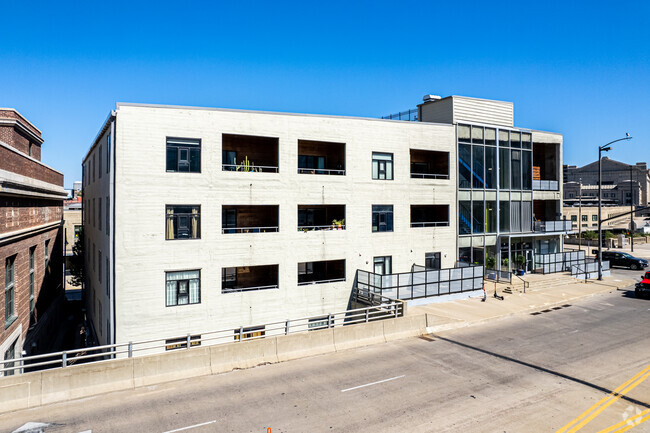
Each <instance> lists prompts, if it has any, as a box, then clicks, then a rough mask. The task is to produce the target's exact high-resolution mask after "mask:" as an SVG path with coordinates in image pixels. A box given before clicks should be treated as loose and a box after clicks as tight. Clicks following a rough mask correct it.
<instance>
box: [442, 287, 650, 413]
mask: <svg viewBox="0 0 650 433" xmlns="http://www.w3.org/2000/svg"><path fill="white" fill-rule="evenodd" d="M632 296H634V292H633V293H632ZM430 335H431V336H432V337H434V338H436V339H439V340H442V341H446V342H447V343H451V344H455V345H458V346H461V347H464V348H466V349H471V350H475V351H477V352H481V353H484V354H486V355H490V356H494V357H496V358H499V359H503V360H505V361H509V362H514V363H516V364H519V365H523V366H525V367H529V368H533V369H535V370H537V371H541V372H543V373H548V374H552V375H553V376H557V377H561V378H563V379H566V380H570V381H572V382H575V383H579V384H581V385H585V386H588V387H590V388H593V389H596V390H598V391H602V392H604V393H606V394H613V395H615V396H619V393H617V392H614V391H612V390H611V389H608V388H605V387H604V386H600V385H596V384H595V383H591V382H588V381H586V380H584V379H580V378H577V377H573V376H569V375H568V374H564V373H560V372H558V371H554V370H551V369H549V368H546V367H541V366H539V365H535V364H531V363H530V362H526V361H521V360H519V359H515V358H511V357H509V356H506V355H501V354H500V353H495V352H491V351H489V350H486V349H481V348H480V347H476V346H472V345H470V344H467V343H462V342H460V341H456V340H452V339H451V338H445V337H441V336H439V335H435V334H430ZM620 397H621V398H622V399H623V400H626V401H628V402H630V403H633V404H638V405H640V406H643V407H645V408H648V409H650V403H645V402H642V401H639V400H637V399H634V398H631V397H628V396H626V395H623V396H620Z"/></svg>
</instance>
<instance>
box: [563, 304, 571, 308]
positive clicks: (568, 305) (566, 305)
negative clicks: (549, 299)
mask: <svg viewBox="0 0 650 433" xmlns="http://www.w3.org/2000/svg"><path fill="white" fill-rule="evenodd" d="M562 306H563V307H564V308H566V307H570V306H571V304H564V305H562Z"/></svg>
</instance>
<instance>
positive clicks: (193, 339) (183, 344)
mask: <svg viewBox="0 0 650 433" xmlns="http://www.w3.org/2000/svg"><path fill="white" fill-rule="evenodd" d="M200 345H201V336H200V335H191V336H190V347H196V346H200ZM186 348H187V337H181V338H172V339H170V340H165V350H176V349H186Z"/></svg>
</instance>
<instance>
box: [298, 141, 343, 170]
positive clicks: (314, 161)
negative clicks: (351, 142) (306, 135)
mask: <svg viewBox="0 0 650 433" xmlns="http://www.w3.org/2000/svg"><path fill="white" fill-rule="evenodd" d="M298 173H299V174H326V175H335V176H344V175H345V143H330V142H327V141H312V140H298Z"/></svg>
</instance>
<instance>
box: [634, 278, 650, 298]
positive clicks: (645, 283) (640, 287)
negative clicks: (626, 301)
mask: <svg viewBox="0 0 650 433" xmlns="http://www.w3.org/2000/svg"><path fill="white" fill-rule="evenodd" d="M649 273H650V272H649ZM646 275H647V274H646ZM634 295H635V296H636V297H637V298H650V280H649V279H644V280H641V282H640V283H636V286H634Z"/></svg>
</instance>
